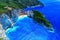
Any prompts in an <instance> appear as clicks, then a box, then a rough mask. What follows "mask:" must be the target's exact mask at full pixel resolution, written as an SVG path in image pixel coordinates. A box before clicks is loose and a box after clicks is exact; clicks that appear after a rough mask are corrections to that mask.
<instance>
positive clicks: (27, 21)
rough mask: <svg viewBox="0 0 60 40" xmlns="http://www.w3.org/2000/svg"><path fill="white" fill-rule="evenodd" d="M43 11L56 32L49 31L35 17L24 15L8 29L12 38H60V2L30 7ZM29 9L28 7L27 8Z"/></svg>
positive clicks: (22, 39) (42, 39) (25, 39)
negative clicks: (35, 20)
mask: <svg viewBox="0 0 60 40" xmlns="http://www.w3.org/2000/svg"><path fill="white" fill-rule="evenodd" d="M31 9H33V10H37V11H39V12H42V14H43V15H44V16H45V18H46V19H47V20H49V21H50V23H51V24H52V26H53V28H54V32H49V31H47V30H46V29H45V28H44V27H42V26H41V25H38V24H37V23H35V22H34V21H33V19H31V18H28V17H24V18H22V19H18V21H17V22H16V23H15V25H14V26H13V28H10V29H8V30H7V31H6V35H7V36H8V37H9V39H10V40H60V2H54V3H50V4H47V5H46V6H44V7H35V8H29V9H28V10H31ZM25 10H27V9H25Z"/></svg>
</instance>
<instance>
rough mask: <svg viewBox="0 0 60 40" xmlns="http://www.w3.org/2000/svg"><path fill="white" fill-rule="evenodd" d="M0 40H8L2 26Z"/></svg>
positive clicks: (0, 26) (0, 27)
mask: <svg viewBox="0 0 60 40" xmlns="http://www.w3.org/2000/svg"><path fill="white" fill-rule="evenodd" d="M0 38H3V40H8V38H7V37H6V35H5V30H4V29H3V28H2V25H1V24H0Z"/></svg>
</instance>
